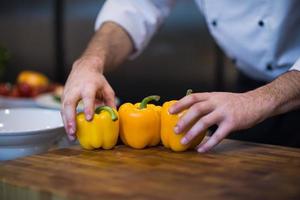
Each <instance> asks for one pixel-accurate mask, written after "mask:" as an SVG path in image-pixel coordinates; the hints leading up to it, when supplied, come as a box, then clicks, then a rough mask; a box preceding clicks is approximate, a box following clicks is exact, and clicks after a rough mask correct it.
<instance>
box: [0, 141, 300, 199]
mask: <svg viewBox="0 0 300 200" xmlns="http://www.w3.org/2000/svg"><path fill="white" fill-rule="evenodd" d="M0 199H13V200H15V199H22V200H23V199H47V200H48V199H255V200H256V199H272V200H274V199H300V150H299V149H295V148H286V147H279V146H271V145H263V144H254V143H247V142H238V141H233V140H225V141H223V142H222V144H220V145H219V146H218V147H217V148H216V149H215V150H213V151H212V152H210V153H207V154H198V153H196V152H194V151H189V152H184V153H174V152H171V151H169V150H166V149H164V148H162V147H156V148H149V149H145V150H133V149H130V148H128V147H125V146H118V147H116V148H115V149H114V150H97V151H85V150H82V149H81V148H80V147H78V146H76V147H72V148H67V149H59V150H54V151H51V152H48V153H46V154H42V155H36V156H31V157H26V158H23V159H17V160H14V161H8V162H5V163H4V164H0Z"/></svg>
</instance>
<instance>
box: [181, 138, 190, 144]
mask: <svg viewBox="0 0 300 200" xmlns="http://www.w3.org/2000/svg"><path fill="white" fill-rule="evenodd" d="M180 142H181V144H187V143H188V142H189V141H188V140H187V139H186V138H185V137H184V138H182V139H181V141H180Z"/></svg>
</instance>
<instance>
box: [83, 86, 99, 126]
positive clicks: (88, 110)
mask: <svg viewBox="0 0 300 200" xmlns="http://www.w3.org/2000/svg"><path fill="white" fill-rule="evenodd" d="M95 90H96V89H93V88H89V89H88V90H85V91H83V92H82V101H83V105H84V115H85V118H86V120H88V121H90V120H92V119H93V116H94V108H95V93H96V92H95Z"/></svg>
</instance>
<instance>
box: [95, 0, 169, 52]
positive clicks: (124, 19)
mask: <svg viewBox="0 0 300 200" xmlns="http://www.w3.org/2000/svg"><path fill="white" fill-rule="evenodd" d="M174 3H175V0H107V1H106V2H105V3H104V5H103V7H102V9H101V11H100V12H99V14H98V17H97V19H96V23H95V30H97V29H98V28H99V27H100V26H101V25H102V24H103V23H104V22H107V21H113V22H115V23H117V24H118V25H120V26H121V27H122V28H124V30H126V31H127V33H128V34H129V36H130V37H131V39H132V41H133V45H134V52H133V54H132V55H131V56H130V58H135V57H136V56H138V55H139V54H140V53H141V52H142V51H143V49H144V48H145V47H146V45H147V44H148V43H149V41H150V39H151V38H152V36H153V35H154V33H155V32H156V30H157V29H158V28H159V26H160V25H161V24H162V22H163V21H164V19H165V18H166V16H168V14H169V13H170V10H171V8H172V6H173V5H174Z"/></svg>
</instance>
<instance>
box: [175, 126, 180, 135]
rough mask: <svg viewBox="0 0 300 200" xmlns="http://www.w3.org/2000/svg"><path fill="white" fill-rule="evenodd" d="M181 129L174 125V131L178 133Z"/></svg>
mask: <svg viewBox="0 0 300 200" xmlns="http://www.w3.org/2000/svg"><path fill="white" fill-rule="evenodd" d="M179 131H180V130H179V127H178V126H175V127H174V132H175V133H176V134H178V133H179Z"/></svg>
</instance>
